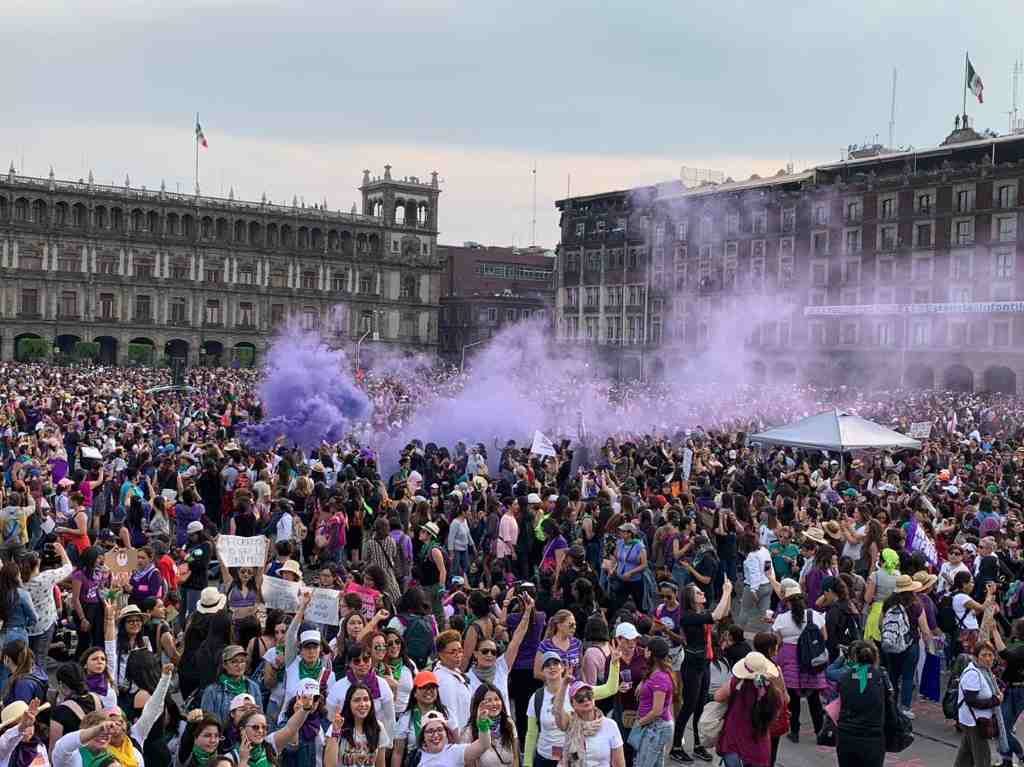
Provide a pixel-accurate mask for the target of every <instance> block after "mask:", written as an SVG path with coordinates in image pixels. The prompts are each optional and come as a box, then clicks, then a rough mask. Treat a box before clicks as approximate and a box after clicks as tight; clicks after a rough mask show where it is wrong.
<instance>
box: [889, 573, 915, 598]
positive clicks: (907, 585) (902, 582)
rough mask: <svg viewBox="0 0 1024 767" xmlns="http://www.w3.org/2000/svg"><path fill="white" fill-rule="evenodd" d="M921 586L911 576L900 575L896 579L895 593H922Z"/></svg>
mask: <svg viewBox="0 0 1024 767" xmlns="http://www.w3.org/2000/svg"><path fill="white" fill-rule="evenodd" d="M920 590H921V584H920V583H918V582H917V581H915V580H914V579H913V578H911V577H910V576H909V575H900V576H899V577H897V578H896V588H895V589H893V591H894V592H895V593H897V594H904V593H906V592H908V591H920Z"/></svg>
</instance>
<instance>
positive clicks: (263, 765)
mask: <svg viewBox="0 0 1024 767" xmlns="http://www.w3.org/2000/svg"><path fill="white" fill-rule="evenodd" d="M249 767H272V765H271V764H270V758H269V757H268V756H267V747H266V745H264V744H263V743H260V744H259V745H258V746H253V747H252V750H251V751H250V752H249Z"/></svg>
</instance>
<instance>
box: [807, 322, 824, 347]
mask: <svg viewBox="0 0 1024 767" xmlns="http://www.w3.org/2000/svg"><path fill="white" fill-rule="evenodd" d="M810 333H811V345H812V346H824V345H825V323H824V322H812V323H811V324H810Z"/></svg>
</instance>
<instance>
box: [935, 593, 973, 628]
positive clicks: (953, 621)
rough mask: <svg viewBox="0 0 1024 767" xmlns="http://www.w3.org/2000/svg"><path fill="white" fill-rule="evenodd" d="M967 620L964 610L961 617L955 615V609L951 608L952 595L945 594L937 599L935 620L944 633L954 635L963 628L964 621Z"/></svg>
mask: <svg viewBox="0 0 1024 767" xmlns="http://www.w3.org/2000/svg"><path fill="white" fill-rule="evenodd" d="M965 620H967V611H966V610H965V611H964V617H963V618H957V617H956V610H954V609H953V595H952V594H945V595H944V596H943V597H942V599H940V600H939V609H938V610H936V612H935V622H936V623H937V624H938V626H939V628H940V629H942V632H943V633H944V634H949V635H951V636H952V635H955V634H958V633H959V632H961V631H962V630H963V628H964V621H965Z"/></svg>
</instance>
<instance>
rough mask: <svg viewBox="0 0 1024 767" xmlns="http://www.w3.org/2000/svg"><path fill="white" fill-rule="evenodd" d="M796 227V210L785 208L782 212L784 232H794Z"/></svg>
mask: <svg viewBox="0 0 1024 767" xmlns="http://www.w3.org/2000/svg"><path fill="white" fill-rule="evenodd" d="M795 226H796V209H795V208H784V209H783V210H782V231H784V232H792V231H793V228H794V227H795Z"/></svg>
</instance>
